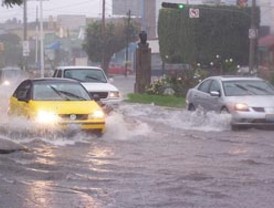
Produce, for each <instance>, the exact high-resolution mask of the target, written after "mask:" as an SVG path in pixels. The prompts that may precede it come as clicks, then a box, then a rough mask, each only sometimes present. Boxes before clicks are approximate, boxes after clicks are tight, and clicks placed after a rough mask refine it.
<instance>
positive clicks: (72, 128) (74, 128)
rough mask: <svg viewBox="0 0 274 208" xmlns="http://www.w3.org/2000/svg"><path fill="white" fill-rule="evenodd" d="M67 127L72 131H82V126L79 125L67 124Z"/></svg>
mask: <svg viewBox="0 0 274 208" xmlns="http://www.w3.org/2000/svg"><path fill="white" fill-rule="evenodd" d="M67 127H68V128H69V129H71V130H77V129H80V125H79V124H67Z"/></svg>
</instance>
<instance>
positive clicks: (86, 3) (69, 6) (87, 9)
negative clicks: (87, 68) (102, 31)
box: [0, 0, 112, 22]
mask: <svg viewBox="0 0 274 208" xmlns="http://www.w3.org/2000/svg"><path fill="white" fill-rule="evenodd" d="M111 2H112V0H106V15H110V14H111V8H112V6H111ZM36 8H38V11H39V12H40V1H37V0H28V2H27V10H28V11H27V14H28V22H30V21H34V20H35V19H36ZM39 12H38V18H39V17H40V13H39ZM58 14H82V15H86V16H88V17H97V16H101V14H102V0H43V17H44V19H47V18H48V16H49V15H53V16H56V15H58ZM13 18H17V19H20V20H22V19H23V6H20V7H19V6H14V7H13V8H7V7H6V6H0V22H4V21H6V20H8V19H13Z"/></svg>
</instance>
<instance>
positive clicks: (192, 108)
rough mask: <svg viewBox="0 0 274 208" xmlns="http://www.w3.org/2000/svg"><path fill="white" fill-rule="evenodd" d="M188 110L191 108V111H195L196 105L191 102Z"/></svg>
mask: <svg viewBox="0 0 274 208" xmlns="http://www.w3.org/2000/svg"><path fill="white" fill-rule="evenodd" d="M188 110H189V111H195V110H196V108H195V106H194V105H193V104H190V105H189V106H188Z"/></svg>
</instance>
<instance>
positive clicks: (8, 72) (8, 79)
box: [0, 66, 25, 86]
mask: <svg viewBox="0 0 274 208" xmlns="http://www.w3.org/2000/svg"><path fill="white" fill-rule="evenodd" d="M24 78H25V74H24V72H23V71H22V70H21V69H20V68H19V67H11V66H9V67H4V68H2V69H0V85H2V86H10V85H14V84H18V83H19V82H20V81H22V80H23V79H24Z"/></svg>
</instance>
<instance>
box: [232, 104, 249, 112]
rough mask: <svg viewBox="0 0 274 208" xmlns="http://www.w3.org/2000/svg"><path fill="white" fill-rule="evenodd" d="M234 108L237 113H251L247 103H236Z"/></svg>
mask: <svg viewBox="0 0 274 208" xmlns="http://www.w3.org/2000/svg"><path fill="white" fill-rule="evenodd" d="M234 108H235V110H236V111H249V107H248V105H247V104H245V103H236V104H235V106H234Z"/></svg>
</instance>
